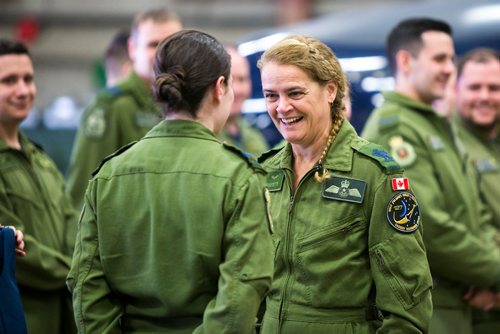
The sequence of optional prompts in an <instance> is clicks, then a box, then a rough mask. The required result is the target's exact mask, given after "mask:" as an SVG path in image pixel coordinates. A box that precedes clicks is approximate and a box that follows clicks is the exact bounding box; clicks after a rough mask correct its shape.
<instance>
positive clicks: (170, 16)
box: [130, 8, 181, 38]
mask: <svg viewBox="0 0 500 334" xmlns="http://www.w3.org/2000/svg"><path fill="white" fill-rule="evenodd" d="M149 20H151V21H153V22H154V23H165V22H171V21H175V22H181V20H180V18H179V16H178V15H177V14H176V13H175V12H173V11H171V10H168V9H166V8H156V9H149V10H146V11H144V12H141V13H139V14H137V15H136V16H135V17H134V20H133V22H132V27H131V29H130V36H131V37H132V38H136V37H137V34H138V32H139V26H140V25H141V24H142V23H144V22H146V21H149Z"/></svg>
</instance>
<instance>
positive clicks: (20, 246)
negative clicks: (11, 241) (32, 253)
mask: <svg viewBox="0 0 500 334" xmlns="http://www.w3.org/2000/svg"><path fill="white" fill-rule="evenodd" d="M0 227H2V225H0ZM4 227H6V228H10V229H12V230H13V231H14V235H15V236H16V255H17V256H26V252H25V251H24V234H23V232H21V231H20V230H16V228H15V227H14V226H4Z"/></svg>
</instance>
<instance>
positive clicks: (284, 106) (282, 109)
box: [276, 97, 293, 113]
mask: <svg viewBox="0 0 500 334" xmlns="http://www.w3.org/2000/svg"><path fill="white" fill-rule="evenodd" d="M292 108H293V107H292V105H291V103H290V102H289V101H288V99H287V98H286V97H281V98H280V99H279V101H278V106H277V107H276V111H277V112H279V113H286V112H287V111H290V110H292Z"/></svg>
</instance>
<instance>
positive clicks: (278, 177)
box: [266, 170, 285, 191]
mask: <svg viewBox="0 0 500 334" xmlns="http://www.w3.org/2000/svg"><path fill="white" fill-rule="evenodd" d="M284 180H285V174H284V173H283V171H281V170H275V171H272V172H270V173H268V174H267V175H266V187H267V189H269V191H280V190H281V189H282V188H283V181H284Z"/></svg>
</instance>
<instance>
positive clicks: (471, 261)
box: [362, 18, 500, 334]
mask: <svg viewBox="0 0 500 334" xmlns="http://www.w3.org/2000/svg"><path fill="white" fill-rule="evenodd" d="M387 57H388V60H389V64H390V66H391V68H392V69H393V71H394V74H395V82H396V86H395V91H392V92H386V93H385V94H384V102H383V104H382V105H381V106H380V107H379V108H377V109H375V110H374V111H373V113H372V114H371V115H370V117H369V119H368V121H367V123H366V125H365V128H364V130H363V133H362V136H363V137H365V138H366V139H368V140H371V141H374V142H377V143H380V144H382V145H383V146H384V147H386V148H387V149H389V151H390V153H391V155H392V157H393V158H394V160H396V161H397V162H398V163H399V164H400V165H401V166H402V167H403V168H404V169H405V173H406V174H407V175H408V176H409V178H410V180H411V182H412V183H411V184H412V188H413V189H414V191H415V194H416V195H417V197H418V199H419V201H420V205H421V210H422V217H424V219H425V221H424V230H425V233H424V243H425V247H426V249H427V257H428V260H429V264H430V268H431V273H432V277H433V291H432V301H433V305H434V311H433V315H432V320H431V325H430V330H429V333H437V334H461V333H467V334H468V333H472V321H471V307H470V306H469V303H471V304H473V305H474V306H475V307H481V308H485V309H486V308H490V307H492V306H493V305H494V297H495V295H496V294H497V292H498V291H500V254H499V252H498V246H497V245H496V244H495V240H494V238H493V237H492V235H493V233H494V231H493V230H492V227H491V226H490V223H491V215H488V213H487V211H486V208H485V207H484V205H483V203H482V201H481V199H480V197H479V190H478V188H477V184H476V183H475V171H474V169H473V167H472V165H470V164H469V163H468V162H467V156H465V155H464V154H463V153H464V152H463V151H462V150H461V146H460V145H458V144H457V139H456V136H455V135H454V132H453V129H452V127H451V124H450V122H449V120H448V118H447V117H446V116H445V115H442V114H438V113H437V112H436V111H435V110H434V109H433V108H432V103H433V102H434V101H435V100H436V99H439V98H442V97H443V96H444V95H445V91H446V87H447V83H448V80H449V79H450V76H452V74H453V72H454V71H455V65H454V62H453V60H454V57H455V51H454V46H453V40H452V31H451V28H450V26H449V25H448V24H447V23H446V22H444V21H441V20H435V19H431V18H409V19H407V20H403V21H401V22H400V23H399V24H397V25H396V27H394V28H393V29H392V30H391V32H390V34H389V35H388V38H387ZM471 287H475V288H476V289H478V291H481V294H477V295H474V294H470V293H468V292H469V289H470V288H471Z"/></svg>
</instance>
